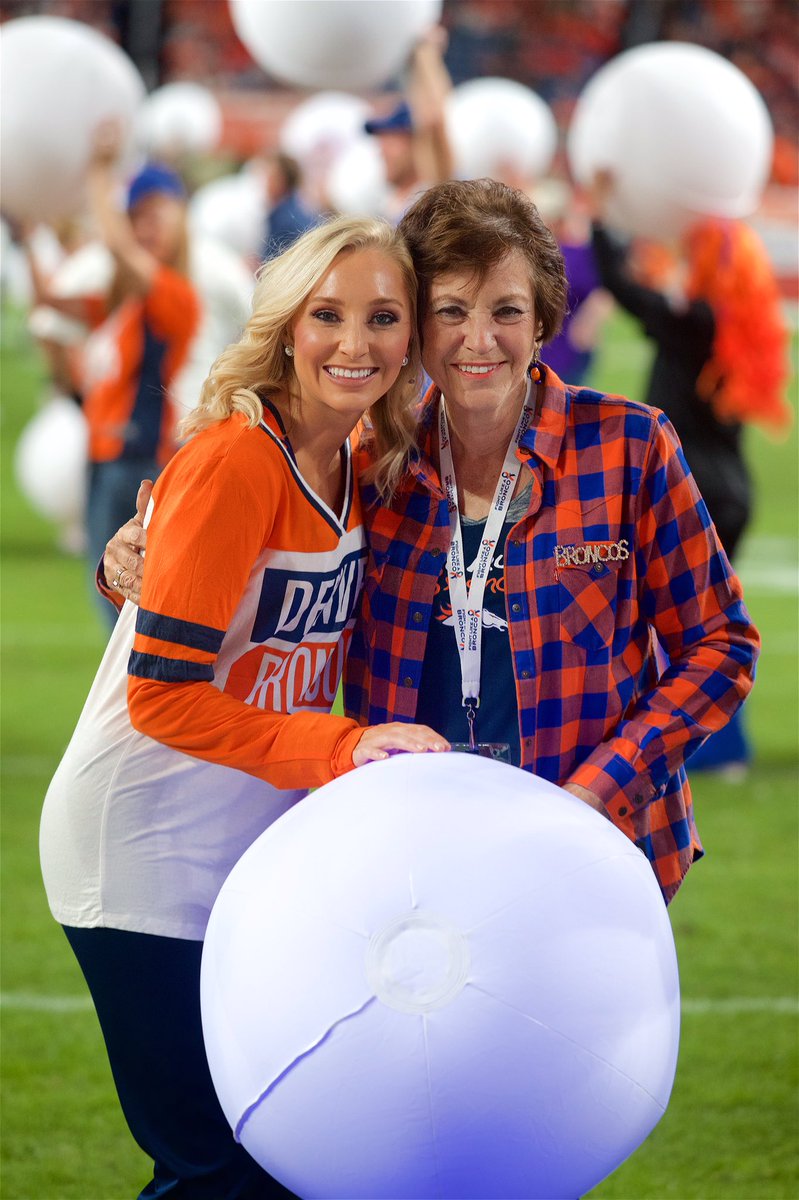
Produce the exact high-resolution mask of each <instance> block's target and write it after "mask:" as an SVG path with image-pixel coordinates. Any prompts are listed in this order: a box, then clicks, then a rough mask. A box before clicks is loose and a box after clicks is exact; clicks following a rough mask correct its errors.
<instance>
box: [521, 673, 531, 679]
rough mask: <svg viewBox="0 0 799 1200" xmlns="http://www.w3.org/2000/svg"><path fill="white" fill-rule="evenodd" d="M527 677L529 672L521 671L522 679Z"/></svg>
mask: <svg viewBox="0 0 799 1200" xmlns="http://www.w3.org/2000/svg"><path fill="white" fill-rule="evenodd" d="M529 678H530V672H529V671H522V679H529Z"/></svg>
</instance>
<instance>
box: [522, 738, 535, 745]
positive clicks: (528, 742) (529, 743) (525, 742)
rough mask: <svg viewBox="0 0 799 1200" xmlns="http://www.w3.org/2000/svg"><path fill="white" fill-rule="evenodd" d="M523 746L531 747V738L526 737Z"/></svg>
mask: <svg viewBox="0 0 799 1200" xmlns="http://www.w3.org/2000/svg"><path fill="white" fill-rule="evenodd" d="M524 744H525V746H532V744H533V739H532V738H531V737H526V738H525V739H524Z"/></svg>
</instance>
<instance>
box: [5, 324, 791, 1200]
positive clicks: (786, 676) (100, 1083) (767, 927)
mask: <svg viewBox="0 0 799 1200" xmlns="http://www.w3.org/2000/svg"><path fill="white" fill-rule="evenodd" d="M2 332H3V346H2V363H1V364H0V366H1V368H2V377H1V378H0V383H1V384H2V397H3V410H2V445H1V447H0V449H1V451H2V639H3V641H2V668H3V669H2V753H3V792H2V809H3V820H2V949H3V955H2V1177H1V1182H0V1189H1V1194H2V1197H3V1198H4V1200H131V1198H132V1197H133V1196H135V1195H136V1194H137V1193H138V1190H139V1189H140V1187H142V1186H143V1184H144V1182H146V1180H147V1178H149V1176H148V1174H147V1162H146V1161H145V1159H144V1157H143V1155H142V1154H141V1153H140V1151H139V1150H138V1149H137V1148H136V1146H135V1145H134V1144H133V1142H132V1141H131V1139H130V1137H129V1135H128V1133H127V1129H126V1127H125V1124H124V1122H123V1119H122V1117H121V1115H120V1112H119V1108H118V1105H117V1102H116V1097H115V1094H114V1090H113V1086H112V1082H111V1077H110V1073H109V1069H108V1066H107V1064H106V1059H105V1054H104V1050H103V1045H102V1041H101V1038H100V1034H99V1030H98V1027H97V1023H96V1020H95V1017H94V1014H93V1011H92V1009H91V1007H90V1005H89V1003H88V1000H87V994H86V991H85V988H84V986H83V981H82V978H81V976H80V974H79V971H78V968H77V966H76V964H75V962H74V960H73V958H72V955H71V953H70V951H69V949H68V947H67V945H66V942H65V940H64V937H63V934H62V933H61V931H60V929H59V928H58V926H57V925H56V924H55V923H54V922H53V920H52V919H51V917H50V915H49V912H48V909H47V904H46V901H45V897H44V892H43V889H42V884H41V879H40V875H39V865H38V852H37V830H38V821H39V811H40V806H41V802H42V798H43V796H44V793H45V790H46V788H47V784H48V781H49V779H50V777H51V775H52V773H53V771H54V769H55V767H56V765H57V763H58V760H59V757H60V755H61V753H62V751H63V749H64V746H65V745H66V743H67V741H68V739H69V736H70V734H71V731H72V729H73V726H74V724H75V721H76V719H77V716H78V713H79V711H80V707H81V705H82V703H83V699H84V697H85V695H86V693H87V691H88V688H89V685H90V683H91V680H92V677H93V675H94V672H95V669H96V666H97V663H98V661H99V658H100V654H101V652H102V648H103V644H104V631H103V628H102V626H101V624H100V620H99V617H98V616H97V615H96V612H95V610H94V608H93V607H92V605H91V603H90V599H89V593H88V584H87V571H86V568H85V566H84V564H83V563H82V562H80V561H76V560H74V559H70V558H67V557H64V556H63V555H61V554H60V553H59V552H58V551H57V550H56V549H55V544H56V540H55V534H54V530H53V528H52V527H51V526H50V525H49V524H48V523H47V522H45V521H43V520H41V519H40V518H39V517H37V516H36V515H35V514H34V513H33V512H32V511H31V510H30V508H29V507H28V505H27V504H26V502H25V501H24V499H23V498H22V497H21V496H20V495H19V494H18V491H17V489H16V486H15V482H14V478H13V470H12V466H11V463H12V459H13V451H14V445H15V441H16V438H17V436H18V434H19V431H20V429H21V428H22V426H23V425H24V423H25V421H26V420H27V419H28V417H29V416H30V414H31V413H32V412H33V411H34V408H35V405H36V402H37V397H38V396H39V395H40V394H41V393H42V389H43V376H42V369H41V365H40V363H39V361H38V359H37V358H36V356H35V355H34V354H33V352H32V351H31V348H30V346H29V345H28V343H27V340H26V337H25V334H24V329H23V326H22V324H21V322H20V321H19V319H18V318H17V317H16V316H15V315H13V314H10V315H9V314H7V315H6V317H5V320H4V322H3V327H2ZM647 361H648V354H647V349H646V347H645V345H644V344H643V343H642V342H641V341H640V340H639V339H638V338H637V336H636V334H635V332H634V330H633V328H632V326H631V325H630V324H629V323H627V322H626V321H625V320H624V319H621V318H618V319H616V320H615V321H614V324H613V327H612V331H611V336H610V337H609V339H608V342H607V346H606V349H605V351H604V353H603V355H602V356H601V359H600V361H599V363H598V365H597V368H596V371H595V382H596V383H597V384H598V385H599V386H603V387H606V388H608V389H609V390H613V391H617V392H624V393H626V394H628V395H631V396H640V395H641V380H642V377H643V375H644V373H645V371H646V367H647ZM750 449H751V458H752V462H753V466H754V470H755V472H756V477H757V481H758V495H759V504H758V511H757V516H756V520H755V521H754V524H753V527H752V529H751V532H750V534H749V535H748V538H747V541H746V545H745V547H744V551H743V555H742V558H741V561H740V563H739V564H738V565H739V569H740V572H741V575H742V577H743V579H744V582H745V585H746V590H747V600H748V603H749V607H750V610H751V612H752V614H753V617H754V619H755V622H756V624H757V625H758V626H759V627H760V629H761V632H762V635H763V642H764V649H763V654H762V657H761V660H760V669H759V676H758V683H757V686H756V689H755V691H754V693H753V696H752V699H751V701H750V703H749V708H748V715H749V726H750V730H751V732H752V734H753V738H754V742H755V745H756V762H755V764H754V767H753V769H752V771H751V773H750V775H749V777H748V778H747V779H746V780H745V781H743V782H739V783H735V784H732V783H729V784H728V783H724V782H721V781H720V780H717V779H712V778H708V777H703V776H697V777H696V779H695V780H694V794H695V801H696V810H697V820H698V824H699V828H700V832H701V834H702V837H703V840H704V842H705V845H706V847H707V851H708V853H707V857H706V858H705V859H704V861H703V862H702V863H700V864H699V865H698V866H697V867H695V868H694V870H693V871H692V872H691V874H690V875H689V878H688V880H687V882H686V884H685V886H684V887H683V889H682V891H681V893H680V895H679V896H678V897H677V899H676V901H675V903H674V905H673V906H672V909H671V915H672V922H673V927H674V933H675V937H676V941H677V949H678V954H679V960H680V970H681V978H682V993H683V1029H682V1041H681V1049H680V1059H679V1066H678V1070H677V1079H676V1083H675V1087H674V1092H673V1095H672V1100H671V1104H670V1107H669V1109H668V1112H667V1113H666V1115H665V1116H664V1118H663V1120H662V1121H661V1123H660V1124H659V1126H658V1127H657V1128H656V1129H655V1131H654V1132H653V1134H652V1135H651V1137H650V1138H649V1139H648V1141H647V1142H646V1143H645V1144H644V1145H643V1146H642V1147H641V1148H640V1149H639V1150H638V1151H637V1152H636V1153H635V1154H634V1155H633V1156H632V1157H631V1158H630V1159H629V1160H628V1161H627V1162H626V1163H624V1164H623V1165H622V1166H621V1167H620V1168H619V1169H618V1170H617V1171H616V1172H615V1173H614V1174H613V1175H612V1176H611V1177H610V1178H609V1179H608V1180H606V1181H605V1183H603V1184H602V1185H601V1186H600V1187H598V1188H596V1189H595V1191H594V1192H592V1193H591V1195H592V1198H595V1200H600V1198H603V1200H612V1198H614V1200H622V1198H623V1200H665V1198H666V1197H677V1198H679V1200H690V1198H701V1200H711V1198H715V1197H718V1198H723V1200H755V1198H757V1197H764V1198H769V1200H779V1198H782V1197H785V1198H786V1200H787V1198H790V1200H793V1198H794V1197H796V1196H797V1195H799V1119H798V1118H799V1104H798V1103H797V1096H798V1089H797V1059H798V1058H799V1054H798V1053H797V1020H796V1018H797V1012H798V1009H799V1001H798V999H797V997H798V996H799V988H798V986H797V983H798V981H797V948H798V946H799V937H798V934H799V926H798V922H797V894H798V891H797V883H799V878H798V874H799V873H798V870H797V832H798V830H797V825H798V824H799V820H798V818H799V810H798V806H797V797H798V796H799V786H798V785H799V762H798V758H799V754H798V736H797V719H798V709H799V706H798V704H797V699H798V695H799V688H798V687H797V668H798V667H799V663H798V662H797V654H798V652H799V645H798V639H797V578H798V569H797V553H798V551H799V536H798V535H799V530H798V529H797V515H798V501H799V478H798V470H797V468H798V461H797V436H796V430H795V431H794V434H793V436H792V437H791V439H790V440H789V441H787V442H784V443H782V444H779V445H775V444H774V443H772V442H770V441H768V440H766V438H764V437H762V436H760V435H759V434H757V433H751V434H750Z"/></svg>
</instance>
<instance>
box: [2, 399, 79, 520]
mask: <svg viewBox="0 0 799 1200" xmlns="http://www.w3.org/2000/svg"><path fill="white" fill-rule="evenodd" d="M88 443H89V435H88V430H87V427H86V419H85V417H84V416H83V413H82V412H81V410H80V409H79V408H78V406H77V404H75V402H74V401H73V400H70V399H69V398H68V397H66V396H53V398H52V399H51V400H48V401H47V403H46V404H45V405H44V406H43V407H42V408H41V409H40V410H39V412H37V413H36V415H35V416H34V417H32V418H31V419H30V421H28V423H27V425H26V426H25V428H24V429H23V430H22V433H21V434H20V437H19V441H18V442H17V445H16V447H15V450H14V475H15V478H16V480H17V484H18V486H19V489H20V491H21V492H22V494H23V496H24V497H25V499H26V500H27V501H28V503H29V504H30V505H31V507H32V508H33V509H34V510H35V511H36V512H37V513H39V515H40V516H42V517H47V518H48V520H51V521H55V522H56V523H58V524H59V525H68V524H70V523H71V522H74V521H79V520H80V519H81V517H82V516H83V512H84V509H85V506H86V459H87V450H88Z"/></svg>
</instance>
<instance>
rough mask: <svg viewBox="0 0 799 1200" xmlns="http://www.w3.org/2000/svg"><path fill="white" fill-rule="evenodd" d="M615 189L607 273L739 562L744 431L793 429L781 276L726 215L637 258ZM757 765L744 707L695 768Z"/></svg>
mask: <svg viewBox="0 0 799 1200" xmlns="http://www.w3.org/2000/svg"><path fill="white" fill-rule="evenodd" d="M612 186H613V181H612V179H611V178H609V177H604V176H603V177H600V178H598V179H597V180H596V182H595V186H594V188H593V191H592V198H591V204H592V213H593V217H594V223H593V236H592V244H593V248H594V253H595V255H596V262H597V267H598V270H599V275H600V278H601V280H602V283H603V285H604V286H605V287H606V288H607V289H608V291H610V292H611V294H612V295H613V297H614V298H615V299H616V300H617V301H618V303H619V304H620V305H622V307H623V308H625V309H626V310H627V311H628V312H629V313H631V314H632V315H633V316H634V317H637V318H638V320H639V321H640V322H641V325H642V327H643V330H644V332H645V334H646V335H647V337H649V338H650V339H651V340H652V341H653V342H654V343H655V347H656V354H655V360H654V363H653V366H652V372H651V375H650V379H649V385H648V388H647V395H646V400H647V402H648V403H649V404H651V405H653V406H654V407H655V408H659V409H661V410H662V411H663V412H665V413H666V415H667V416H668V417H669V419H670V420H671V422H672V424H673V425H674V427H675V429H676V430H677V433H678V435H679V437H680V441H681V443H682V447H683V450H684V452H685V457H686V459H687V461H688V465H689V467H690V468H691V472H692V474H693V476H694V478H695V479H696V482H697V484H698V486H699V490H700V491H701V493H702V496H703V497H704V500H705V502H706V504H707V507H708V510H709V512H710V516H711V518H712V520H713V522H714V524H715V526H716V531H717V533H718V535H719V539H720V541H721V543H722V546H723V547H724V550H725V551H726V553H727V557H728V558H729V559H731V560H733V559H734V556H735V552H736V550H737V548H738V546H739V544H740V540H741V537H742V536H743V534H744V531H745V530H746V527H747V525H748V524H749V521H750V518H751V515H752V500H753V498H752V482H751V478H750V473H749V469H748V467H747V463H746V459H745V455H744V426H745V425H747V424H749V423H752V422H760V423H762V424H764V425H766V426H767V427H770V428H772V429H775V430H777V431H780V430H784V429H786V428H787V427H788V425H789V424H790V421H791V410H790V408H789V406H788V404H787V401H786V396H785V389H786V381H787V378H788V357H787V348H788V338H787V329H786V324H785V320H784V317H783V315H782V310H781V306H780V298H779V290H778V287H777V282H776V279H775V277H774V272H773V269H772V267H771V264H770V263H769V260H768V258H767V255H766V252H765V249H764V247H763V245H762V243H761V242H760V239H759V238H758V236H757V235H756V234H755V232H754V231H753V230H752V229H751V228H750V227H749V226H748V225H746V224H744V223H743V222H741V221H731V220H722V219H720V218H706V219H702V220H700V221H697V222H696V223H695V224H694V225H692V226H691V227H690V228H689V229H688V230H687V232H686V233H685V234H684V235H683V238H682V241H681V243H680V245H679V247H678V248H677V252H676V253H675V254H674V255H673V256H672V255H669V254H667V253H666V252H665V250H664V248H660V249H659V250H658V248H657V247H655V248H650V249H649V250H648V252H647V253H646V254H645V255H644V256H642V255H640V254H639V255H638V257H636V254H635V252H632V251H631V250H630V248H629V247H628V246H627V245H625V244H624V243H622V242H620V241H618V240H617V239H616V238H615V237H614V236H613V235H612V234H611V233H610V232H609V231H608V230H607V229H606V228H605V227H604V225H603V224H602V218H603V216H604V212H605V206H606V203H607V199H608V196H609V194H610V190H611V189H612ZM653 264H654V265H653ZM655 276H656V277H657V278H654V277H655ZM750 758H751V748H750V746H749V744H748V741H747V738H746V736H745V733H744V730H743V726H742V723H741V717H740V710H739V714H738V716H737V717H736V718H734V719H733V720H732V721H731V722H730V724H729V725H728V726H726V727H725V728H724V729H723V730H721V731H720V732H719V733H717V734H715V735H714V736H712V737H711V738H709V739H708V741H707V742H706V743H705V744H704V746H703V747H702V748H701V749H700V750H699V751H698V752H697V753H696V754H695V755H694V756H693V758H692V759H691V764H690V766H691V769H692V770H723V771H725V773H726V774H727V775H728V776H729V777H731V778H733V777H735V776H740V775H741V774H743V772H744V771H745V769H746V766H747V764H748V762H749V760H750Z"/></svg>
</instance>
